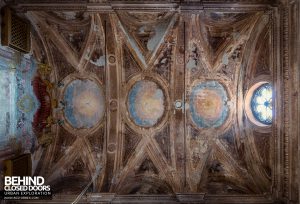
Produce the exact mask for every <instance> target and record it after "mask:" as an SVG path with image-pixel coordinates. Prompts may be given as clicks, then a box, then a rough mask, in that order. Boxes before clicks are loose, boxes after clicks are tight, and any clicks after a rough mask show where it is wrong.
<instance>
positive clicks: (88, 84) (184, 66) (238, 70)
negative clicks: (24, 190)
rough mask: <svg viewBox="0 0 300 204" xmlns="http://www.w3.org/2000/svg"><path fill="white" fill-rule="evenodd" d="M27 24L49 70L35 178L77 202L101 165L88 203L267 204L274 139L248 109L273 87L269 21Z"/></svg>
mask: <svg viewBox="0 0 300 204" xmlns="http://www.w3.org/2000/svg"><path fill="white" fill-rule="evenodd" d="M26 16H27V17H28V19H29V20H30V21H31V23H32V24H33V26H34V30H35V32H34V36H33V42H32V44H33V53H34V56H35V57H36V59H37V61H39V62H41V63H43V64H48V65H49V66H50V69H51V71H50V72H49V73H48V72H47V71H45V70H44V71H41V72H40V77H41V78H42V79H47V81H49V84H48V86H47V88H48V89H47V93H48V94H49V97H50V98H51V100H50V104H51V109H52V111H51V113H50V114H47V117H46V118H44V120H46V123H47V125H45V126H43V127H42V128H40V129H38V130H37V138H38V141H39V143H40V146H38V147H37V148H36V151H35V154H34V159H35V160H36V165H35V166H34V169H35V174H36V175H43V176H44V177H45V180H46V181H48V182H49V183H50V184H51V186H52V188H53V189H54V190H55V191H56V192H55V193H65V194H76V193H80V191H81V189H82V188H80V187H84V186H85V185H86V184H87V183H89V181H90V180H91V178H92V177H93V175H94V174H95V172H96V169H97V168H98V167H99V166H101V168H102V170H101V171H100V173H99V176H98V177H97V179H96V180H95V181H94V182H93V186H92V187H93V189H92V190H91V191H93V192H110V193H116V194H120V195H128V194H130V195H131V194H174V193H179V192H185V193H206V194H209V195H262V196H263V197H264V195H266V194H267V195H269V194H271V193H272V192H271V187H272V185H276V184H274V180H273V178H272V175H273V172H274V169H273V162H272V158H273V157H274V154H275V153H274V150H273V149H272V148H271V146H272V139H271V138H272V129H271V127H268V128H261V127H256V126H255V125H254V124H253V123H252V122H251V121H250V120H249V118H248V117H247V114H246V111H245V107H244V105H243V104H244V97H245V95H246V93H247V91H248V90H249V89H250V88H251V86H252V85H253V84H254V83H255V82H256V81H257V80H259V79H260V78H261V79H263V80H266V81H270V80H271V79H272V72H273V71H272V64H271V63H270V62H271V58H272V56H273V55H274V50H273V41H272V38H273V29H274V28H273V21H272V18H273V16H272V12H271V11H266V12H264V11H235V12H231V11H230V10H224V11H213V10H208V11H200V12H195V13H179V12H177V11H147V10H145V11H143V10H141V11H137V10H117V11H115V12H109V13H104V12H103V13H101V12H84V11H78V12H74V11H66V12H63V11H29V12H27V14H26ZM39 127H40V126H39ZM54 186H55V187H54ZM79 186H80V187H79Z"/></svg>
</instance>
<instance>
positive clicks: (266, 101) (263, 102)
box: [251, 83, 272, 125]
mask: <svg viewBox="0 0 300 204" xmlns="http://www.w3.org/2000/svg"><path fill="white" fill-rule="evenodd" d="M251 111H252V114H253V116H254V118H255V119H256V120H258V121H259V122H261V123H263V124H265V125H271V124H272V86H271V85H270V84H269V83H265V84H262V85H261V86H259V87H258V88H257V89H255V91H254V92H253V95H252V97H251Z"/></svg>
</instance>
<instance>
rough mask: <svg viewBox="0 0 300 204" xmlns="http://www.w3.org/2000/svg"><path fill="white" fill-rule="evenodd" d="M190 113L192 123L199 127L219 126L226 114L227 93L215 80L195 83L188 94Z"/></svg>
mask: <svg viewBox="0 0 300 204" xmlns="http://www.w3.org/2000/svg"><path fill="white" fill-rule="evenodd" d="M190 101H191V109H190V110H191V115H192V119H193V121H194V123H195V124H196V125H197V126H198V127H201V128H207V127H219V126H221V125H222V124H223V123H224V121H225V120H226V117H227V115H228V107H227V105H226V102H227V94H226V91H225V89H224V87H223V86H222V85H221V84H220V83H219V82H217V81H207V82H202V83H199V84H197V85H196V86H194V87H193V89H192V94H191V96H190Z"/></svg>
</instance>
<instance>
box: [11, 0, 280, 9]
mask: <svg viewBox="0 0 300 204" xmlns="http://www.w3.org/2000/svg"><path fill="white" fill-rule="evenodd" d="M6 3H7V4H9V5H11V6H12V7H14V8H15V9H16V10H18V11H21V12H26V11H34V10H85V11H90V12H93V11H104V12H105V11H112V10H134V9H139V10H158V11H161V10H170V9H172V10H178V11H197V10H205V9H210V8H228V9H235V8H247V10H249V9H250V10H251V9H253V10H261V9H262V8H268V7H270V6H271V7H274V6H278V5H279V1H278V0H275V1H274V0H273V1H272V0H223V1H221V0H203V1H199V0H189V1H188V0H183V1H179V0H166V1H159V0H148V1H129V0H118V1H116V0H53V1H51V0H18V1H17V0H7V1H6Z"/></svg>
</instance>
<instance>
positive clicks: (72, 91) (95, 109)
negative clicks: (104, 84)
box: [61, 79, 105, 128]
mask: <svg viewBox="0 0 300 204" xmlns="http://www.w3.org/2000/svg"><path fill="white" fill-rule="evenodd" d="M61 103H64V104H65V107H64V115H65V118H66V119H67V121H68V122H69V123H70V124H71V125H72V126H73V127H74V128H91V127H93V126H94V125H95V124H97V123H98V122H99V121H100V120H101V119H102V117H103V115H104V110H105V100H104V94H103V90H102V89H101V87H99V86H98V85H97V84H96V83H95V82H93V81H90V80H80V79H76V80H74V81H72V82H70V83H69V84H68V85H67V87H66V88H65V90H64V97H63V101H62V102H61Z"/></svg>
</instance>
